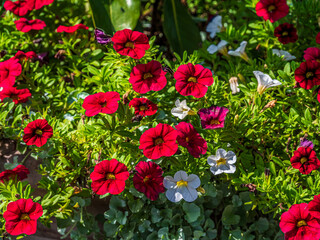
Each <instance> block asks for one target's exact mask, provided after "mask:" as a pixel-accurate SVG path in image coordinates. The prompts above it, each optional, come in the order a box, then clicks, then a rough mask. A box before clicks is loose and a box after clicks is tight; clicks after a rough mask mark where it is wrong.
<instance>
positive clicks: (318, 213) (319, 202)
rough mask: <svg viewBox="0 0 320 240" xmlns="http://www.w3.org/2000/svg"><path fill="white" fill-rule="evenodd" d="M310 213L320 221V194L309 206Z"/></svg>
mask: <svg viewBox="0 0 320 240" xmlns="http://www.w3.org/2000/svg"><path fill="white" fill-rule="evenodd" d="M308 210H309V213H310V214H311V215H312V216H313V217H315V218H317V219H319V220H320V194H319V195H316V196H314V197H313V200H312V201H311V202H309V204H308Z"/></svg>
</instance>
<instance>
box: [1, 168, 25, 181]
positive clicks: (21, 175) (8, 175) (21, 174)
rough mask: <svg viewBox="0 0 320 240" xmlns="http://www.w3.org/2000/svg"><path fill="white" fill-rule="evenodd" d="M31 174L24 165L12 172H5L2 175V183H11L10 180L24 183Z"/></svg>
mask: <svg viewBox="0 0 320 240" xmlns="http://www.w3.org/2000/svg"><path fill="white" fill-rule="evenodd" d="M29 173H30V171H29V169H28V168H26V167H25V166H23V165H18V166H17V167H15V168H14V169H12V170H5V171H3V172H2V173H0V182H2V183H4V182H5V181H9V180H10V179H15V178H16V179H17V180H18V181H22V180H23V179H26V178H27V177H28V174H29Z"/></svg>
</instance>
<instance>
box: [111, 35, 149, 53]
mask: <svg viewBox="0 0 320 240" xmlns="http://www.w3.org/2000/svg"><path fill="white" fill-rule="evenodd" d="M111 40H112V42H113V48H114V50H116V52H117V53H119V54H121V55H124V56H129V57H132V58H134V59H140V58H142V57H143V56H144V54H145V53H146V50H148V49H149V48H150V45H149V40H148V37H147V35H145V34H143V33H140V32H137V31H132V30H130V29H124V30H121V31H117V32H116V33H115V34H114V35H113V37H112V39H111Z"/></svg>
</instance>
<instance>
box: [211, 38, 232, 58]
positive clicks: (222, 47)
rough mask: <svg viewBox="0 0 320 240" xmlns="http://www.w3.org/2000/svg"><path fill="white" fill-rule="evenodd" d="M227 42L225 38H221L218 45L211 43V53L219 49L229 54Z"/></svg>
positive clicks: (224, 53) (222, 52)
mask: <svg viewBox="0 0 320 240" xmlns="http://www.w3.org/2000/svg"><path fill="white" fill-rule="evenodd" d="M227 44H228V42H227V41H225V40H221V41H220V42H219V43H218V45H214V44H211V45H210V46H209V47H208V48H207V51H208V52H209V53H210V54H214V53H216V52H217V51H219V52H220V53H221V54H223V55H225V56H226V55H228V50H227V47H226V46H227Z"/></svg>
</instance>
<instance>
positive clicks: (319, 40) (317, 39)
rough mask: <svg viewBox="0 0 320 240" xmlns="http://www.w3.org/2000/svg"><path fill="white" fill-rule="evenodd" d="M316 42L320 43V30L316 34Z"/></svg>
mask: <svg viewBox="0 0 320 240" xmlns="http://www.w3.org/2000/svg"><path fill="white" fill-rule="evenodd" d="M316 43H318V44H320V32H319V33H318V34H317V36H316Z"/></svg>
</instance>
